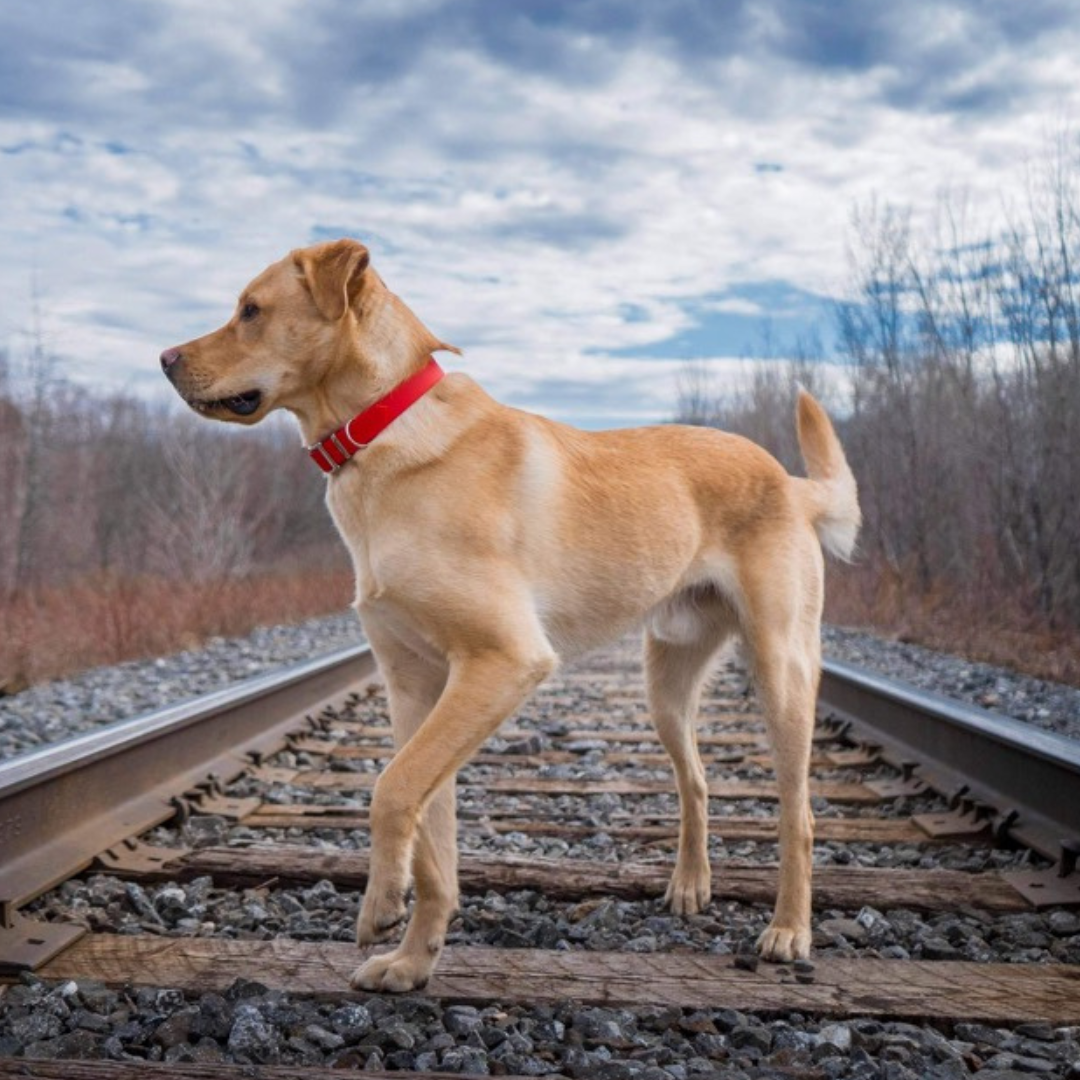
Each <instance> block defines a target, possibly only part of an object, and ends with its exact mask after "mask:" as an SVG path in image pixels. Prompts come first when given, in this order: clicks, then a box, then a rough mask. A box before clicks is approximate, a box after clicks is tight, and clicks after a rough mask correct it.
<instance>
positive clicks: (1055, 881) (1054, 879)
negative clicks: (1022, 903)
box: [1001, 866, 1080, 908]
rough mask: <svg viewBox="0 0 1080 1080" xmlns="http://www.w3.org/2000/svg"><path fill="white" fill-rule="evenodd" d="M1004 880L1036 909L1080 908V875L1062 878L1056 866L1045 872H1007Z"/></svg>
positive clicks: (1003, 876)
mask: <svg viewBox="0 0 1080 1080" xmlns="http://www.w3.org/2000/svg"><path fill="white" fill-rule="evenodd" d="M1001 876H1002V878H1004V879H1005V880H1006V881H1007V882H1008V883H1009V884H1010V885H1011V886H1012V887H1013V888H1014V889H1015V890H1016V891H1017V892H1018V893H1020V895H1021V896H1023V897H1024V899H1025V900H1027V901H1028V903H1029V904H1031V905H1032V906H1033V907H1036V908H1049V907H1080V874H1068V875H1066V876H1065V877H1062V876H1061V875H1060V874H1059V873H1058V870H1057V867H1056V866H1051V867H1050V868H1049V869H1047V870H1027V871H1023V870H1007V871H1004V872H1002V874H1001Z"/></svg>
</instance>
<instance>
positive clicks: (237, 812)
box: [193, 794, 262, 821]
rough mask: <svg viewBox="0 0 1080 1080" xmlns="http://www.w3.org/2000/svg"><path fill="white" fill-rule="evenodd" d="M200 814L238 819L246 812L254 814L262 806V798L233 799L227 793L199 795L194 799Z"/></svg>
mask: <svg viewBox="0 0 1080 1080" xmlns="http://www.w3.org/2000/svg"><path fill="white" fill-rule="evenodd" d="M193 801H194V802H195V805H196V806H197V807H198V811H199V813H200V814H216V815H217V816H218V817H223V818H233V819H234V820H236V821H239V820H240V819H241V818H246V817H247V816H248V814H254V813H255V811H256V810H258V809H259V807H260V806H262V799H259V798H256V797H254V796H253V797H252V798H250V799H234V798H230V797H229V796H228V795H214V794H209V795H199V796H198V797H197V798H196V799H195V800H193Z"/></svg>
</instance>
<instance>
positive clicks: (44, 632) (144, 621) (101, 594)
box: [0, 567, 353, 690]
mask: <svg viewBox="0 0 1080 1080" xmlns="http://www.w3.org/2000/svg"><path fill="white" fill-rule="evenodd" d="M352 595H353V576H352V571H351V570H349V569H347V568H344V567H342V568H334V569H328V570H325V571H310V570H308V571H302V572H301V571H295V572H291V573H290V572H278V573H266V574H259V575H251V576H248V577H243V578H230V579H226V580H221V581H205V582H184V581H174V580H170V579H166V578H161V577H139V578H129V577H121V576H118V575H116V574H103V575H98V576H94V577H86V578H82V579H80V580H78V581H76V582H74V583H72V584H69V585H67V586H64V587H55V586H54V587H50V588H44V589H37V590H32V591H31V590H23V591H19V592H16V594H15V595H14V597H12V598H11V599H10V600H9V602H8V603H6V604H5V605H4V609H3V616H2V633H0V686H3V685H4V684H5V683H6V684H8V687H9V689H10V690H16V689H18V688H20V687H23V686H26V685H28V684H32V683H36V682H42V681H44V680H46V679H53V678H59V677H61V676H64V675H70V674H72V673H74V672H77V671H83V670H85V669H87V668H91V667H96V666H98V665H100V664H115V663H119V662H120V661H122V660H132V659H137V658H140V657H147V656H164V655H167V654H168V653H172V652H176V651H178V650H180V649H187V648H196V647H198V646H199V645H200V644H201V643H202V642H203V641H205V640H206V639H207V638H210V637H215V636H225V637H234V636H239V635H243V634H246V633H249V632H250V631H251V630H253V629H254V628H255V627H257V626H270V625H274V624H277V623H285V622H299V621H301V620H303V619H307V618H312V617H314V616H317V615H326V614H330V613H332V612H336V611H342V610H343V609H345V608H346V607H347V606H348V605H349V603H350V601H351V600H352Z"/></svg>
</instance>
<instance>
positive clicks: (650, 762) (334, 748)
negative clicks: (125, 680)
mask: <svg viewBox="0 0 1080 1080" xmlns="http://www.w3.org/2000/svg"><path fill="white" fill-rule="evenodd" d="M294 749H296V750H304V751H306V752H307V753H309V754H322V755H324V756H326V757H333V758H340V759H341V760H343V761H387V760H389V759H390V758H392V757H393V756H394V754H395V753H397V751H396V749H395V748H394V747H393V746H371V745H365V744H361V745H359V746H358V745H356V744H355V743H349V744H348V745H346V746H341V745H335V744H334V743H332V742H322V743H321V744H320V746H319V748H318V749H317V748H316V745H315V740H313V739H308V740H305V741H304V743H303V744H302V745H299V746H295V747H294ZM582 757H583V754H581V753H576V752H575V751H573V750H544V751H542V752H541V753H539V754H509V753H497V752H484V751H481V753H479V754H476V755H475V756H474V757H471V758H469V762H468V763H469V764H470V765H517V766H520V767H521V768H534V769H535V768H539V767H540V766H541V765H572V764H574V763H575V762H580V761H581V760H582ZM701 760H702V761H703V762H704V763H705V764H706V765H743V764H745V765H757V766H760V767H761V768H766V769H768V768H772V756H771V755H769V754H747V753H745V752H744V751H743V750H738V749H736V750H729V751H726V752H721V753H716V752H712V753H710V752H709V751H708V750H706V751H705V752H704V753H702V755H701ZM600 764H602V765H638V766H641V767H643V768H644V767H652V768H670V766H671V756H670V755H669V754H668V753H667V752H666V751H648V750H643V751H637V750H611V751H604V752H603V758H602V760H601V761H600ZM810 764H811V766H812V767H813V768H835V767H836V766H835V764H834V763H833V762H831V761H830V760H829V759H828V758H827V757H826V756H824V755H820V754H815V755H814V756H813V758H812V759H811V762H810ZM845 767H847V766H845Z"/></svg>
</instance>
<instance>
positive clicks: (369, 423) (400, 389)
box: [308, 357, 443, 475]
mask: <svg viewBox="0 0 1080 1080" xmlns="http://www.w3.org/2000/svg"><path fill="white" fill-rule="evenodd" d="M442 377H443V369H442V368H441V367H439V365H438V364H437V363H435V359H434V357H432V359H430V360H429V361H428V362H427V366H426V367H423V368H421V369H420V370H419V371H418V372H417V373H416V374H415V375H410V376H409V378H407V379H406V380H405V381H404V382H403V383H398V385H397V386H395V387H394V389H393V390H391V391H390V393H389V394H387V395H386V396H385V397H382V398H379V400H378V401H376V402H375V404H374V405H369V406H368V407H367V408H366V409H365V410H364V411H363V412H361V413H357V414H356V415H355V416H354V417H353V418H352V419H351V420H350V421H349V422H348V423H347V424H343V425H342V426H341V427H339V428H338V429H337V431H335V432H334V433H333V434H332V435H327V436H326V438H325V439H322V440H320V441H319V442H317V443H315V445H314V446H309V447H308V453H309V454H310V455H311V460H312V461H314V462H315V464H316V465H318V466H319V468H320V469H322V471H323V472H324V473H327V474H328V475H329V474H331V473H336V472H337V471H338V469H340V468H341V466H342V465H344V464H345V462H346V461H348V460H349V458H351V457H352V456H353V455H354V454H355V453H356V452H357V451H358V450H363V448H364V447H365V446H367V444H368V443H369V442H371V440H372V439H374V438H375V436H376V435H378V434H379V433H380V432H381V431H383V430H384V429H385V428H387V427H389V425H390V424H392V423H393V422H394V421H395V420H396V419H397V418H398V417H399V416H400V415H401V414H402V413H403V412H404V411H405V410H406V409H407V408H408V407H409V406H410V405H412V404H414V403H415V402H417V401H419V400H420V398H422V397H423V396H424V395H425V394H426V393H427V392H428V391H429V390H430V389H431V388H432V387H433V386H434V385H435V384H436V383H437V382H438V381H439V380H440V379H441V378H442Z"/></svg>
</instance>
